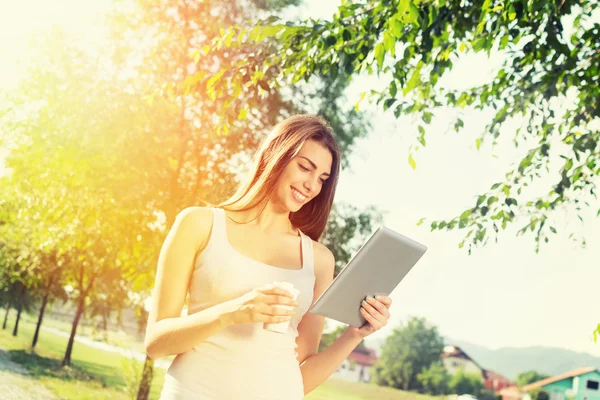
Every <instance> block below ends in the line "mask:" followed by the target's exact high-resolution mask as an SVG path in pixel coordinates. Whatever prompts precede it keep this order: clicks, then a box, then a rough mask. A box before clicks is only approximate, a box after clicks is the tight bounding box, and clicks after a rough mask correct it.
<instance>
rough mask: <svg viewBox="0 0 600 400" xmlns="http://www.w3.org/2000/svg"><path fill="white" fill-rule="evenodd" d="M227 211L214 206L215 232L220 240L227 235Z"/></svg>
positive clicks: (215, 235) (214, 234)
mask: <svg viewBox="0 0 600 400" xmlns="http://www.w3.org/2000/svg"><path fill="white" fill-rule="evenodd" d="M226 217H227V216H226V215H225V211H223V209H222V208H216V207H215V208H213V227H212V229H213V233H212V235H213V236H214V237H218V238H219V240H221V239H223V237H225V235H226V233H225V232H226V231H225V218H226Z"/></svg>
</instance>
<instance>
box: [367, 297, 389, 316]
mask: <svg viewBox="0 0 600 400" xmlns="http://www.w3.org/2000/svg"><path fill="white" fill-rule="evenodd" d="M367 303H368V304H370V305H371V306H372V307H374V308H375V309H377V311H379V313H380V314H381V315H384V316H385V317H388V318H389V316H390V312H389V311H388V309H387V307H386V306H385V304H383V303H382V302H381V301H378V300H375V299H374V298H372V297H367Z"/></svg>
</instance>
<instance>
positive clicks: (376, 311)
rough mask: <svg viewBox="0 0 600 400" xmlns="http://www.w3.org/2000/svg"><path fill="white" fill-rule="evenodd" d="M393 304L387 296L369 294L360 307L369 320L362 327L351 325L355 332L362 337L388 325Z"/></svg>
mask: <svg viewBox="0 0 600 400" xmlns="http://www.w3.org/2000/svg"><path fill="white" fill-rule="evenodd" d="M391 305H392V299H390V298H389V297H387V296H376V297H375V298H373V297H371V296H367V299H366V300H365V301H363V303H362V305H361V307H360V313H361V314H362V316H363V317H364V318H365V319H366V320H367V322H365V323H364V324H363V326H361V327H360V328H354V327H349V329H351V330H352V331H354V332H353V333H355V334H357V335H359V336H360V337H361V338H365V337H367V336H369V335H370V334H371V333H373V332H377V331H378V330H379V329H381V328H383V327H384V326H386V325H387V323H388V320H389V319H390V312H389V308H390V306H391Z"/></svg>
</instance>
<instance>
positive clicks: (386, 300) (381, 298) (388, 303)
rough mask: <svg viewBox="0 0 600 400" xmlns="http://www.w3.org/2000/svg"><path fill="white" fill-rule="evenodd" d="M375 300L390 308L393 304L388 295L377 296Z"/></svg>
mask: <svg viewBox="0 0 600 400" xmlns="http://www.w3.org/2000/svg"><path fill="white" fill-rule="evenodd" d="M375 300H377V301H380V302H381V303H383V304H384V305H385V306H386V307H387V308H390V306H391V305H392V299H391V298H390V297H388V296H375Z"/></svg>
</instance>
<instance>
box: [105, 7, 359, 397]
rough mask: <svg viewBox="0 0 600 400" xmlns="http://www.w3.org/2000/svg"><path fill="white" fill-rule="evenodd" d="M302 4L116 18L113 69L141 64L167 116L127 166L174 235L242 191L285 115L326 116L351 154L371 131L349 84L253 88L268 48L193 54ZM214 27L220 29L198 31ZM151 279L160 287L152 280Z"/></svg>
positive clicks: (147, 370) (143, 83) (142, 11)
mask: <svg viewBox="0 0 600 400" xmlns="http://www.w3.org/2000/svg"><path fill="white" fill-rule="evenodd" d="M297 3H299V1H284V0H281V1H277V0H275V1H268V2H264V1H258V0H255V1H229V2H197V1H188V0H176V1H172V2H162V3H161V2H158V3H157V2H137V3H136V4H135V9H134V10H133V11H132V10H131V8H127V7H124V8H123V9H119V8H118V7H117V11H116V13H115V15H114V17H115V18H113V19H112V21H113V22H114V24H113V27H114V39H115V43H117V49H116V51H115V54H114V59H115V60H116V61H115V62H116V63H117V64H119V65H123V66H128V65H130V63H131V62H134V63H136V64H138V63H139V61H138V60H139V59H141V60H143V61H142V63H141V67H140V68H138V69H137V72H138V75H139V77H140V79H139V80H137V81H136V83H135V84H133V90H134V91H135V92H136V93H139V94H140V95H143V96H144V97H145V98H147V99H148V101H149V103H150V105H151V106H153V107H155V108H157V109H158V110H159V112H157V113H156V114H158V115H160V116H161V118H150V119H149V120H148V121H139V123H140V124H141V125H143V126H144V128H145V129H137V132H138V135H139V137H140V140H139V141H137V142H136V146H135V149H137V151H138V152H139V153H141V154H142V155H144V156H138V157H130V158H129V160H131V161H129V162H130V163H131V165H128V167H130V168H135V169H136V170H141V171H144V173H145V179H143V180H140V183H139V184H138V185H137V186H136V187H139V189H140V191H141V192H144V193H148V194H149V195H151V196H154V198H153V199H151V200H150V202H151V204H152V205H153V207H154V208H155V209H156V211H157V212H158V213H160V214H161V215H164V217H165V222H164V225H163V226H162V228H163V232H167V231H168V230H169V229H170V227H171V225H172V224H173V221H174V220H175V217H176V215H177V213H178V212H179V211H180V210H181V209H183V208H185V207H187V206H191V205H197V204H204V202H205V201H208V202H211V203H215V202H219V201H220V200H222V199H223V198H225V197H227V195H228V194H229V193H231V192H232V190H233V189H234V187H235V185H236V183H237V176H236V173H235V171H236V170H239V169H241V168H242V167H243V163H244V160H246V159H247V158H248V156H249V155H250V153H251V152H252V151H254V149H255V148H256V144H257V143H258V141H259V140H260V139H261V137H262V136H263V135H264V134H265V133H266V132H267V131H268V130H270V129H271V127H272V126H273V125H274V124H275V123H276V122H277V121H278V120H279V119H281V118H283V117H286V116H288V115H290V114H293V113H297V112H303V111H307V110H308V109H310V110H311V111H312V112H315V113H318V114H320V115H323V116H325V117H326V118H327V119H328V120H329V121H330V122H331V123H332V125H333V127H334V129H335V131H336V134H338V139H339V142H340V147H341V148H342V149H344V150H348V149H350V148H351V146H352V144H353V143H354V140H355V138H356V137H360V136H362V135H364V134H365V133H366V132H367V131H368V129H367V128H368V124H366V123H365V121H364V120H363V119H362V118H361V115H360V114H359V113H357V112H356V111H355V110H353V109H352V108H351V107H350V108H349V110H347V109H346V108H345V107H337V105H338V101H339V99H340V98H341V93H342V92H343V90H344V89H345V88H346V86H347V84H348V82H347V80H345V79H335V77H331V76H322V77H319V78H320V83H322V85H321V86H320V87H317V86H316V85H315V86H314V87H312V89H315V90H313V91H311V92H310V93H309V94H308V95H307V91H306V90H304V91H301V90H300V88H296V87H292V88H287V89H292V90H288V91H287V92H290V93H289V94H287V93H286V94H285V95H284V93H283V90H282V91H279V90H269V89H268V88H267V87H266V86H265V84H264V82H265V80H268V79H270V72H269V71H268V70H265V71H262V74H263V77H262V78H260V79H257V80H251V79H249V78H250V74H249V71H247V70H245V69H244V68H240V69H238V68H237V63H238V62H243V60H249V59H253V58H256V59H264V57H266V56H267V55H268V54H269V52H270V51H272V49H271V48H270V47H269V46H263V45H259V44H250V45H248V46H241V47H240V48H238V49H235V50H228V51H224V52H221V53H213V54H210V56H205V55H203V54H201V53H200V52H195V50H196V49H197V48H198V47H202V46H205V45H209V44H210V41H211V40H212V38H214V37H216V36H219V35H220V31H221V29H223V28H225V27H227V26H231V25H234V24H239V23H242V21H244V20H246V19H249V18H250V17H258V16H261V15H263V14H264V13H265V12H266V11H268V12H278V11H279V10H281V9H282V8H284V7H286V6H290V5H292V6H293V5H295V4H297ZM206 20H210V21H212V22H213V23H211V24H198V23H197V21H206ZM149 39H152V40H154V41H155V43H156V44H155V45H154V46H152V47H151V48H144V47H143V46H140V45H139V43H140V41H144V42H147V41H148V40H149ZM190 53H191V57H190ZM217 67H218V68H221V70H222V71H223V73H222V74H221V76H222V77H223V78H224V79H230V78H231V77H241V78H242V79H243V80H245V82H244V85H245V87H246V88H247V89H248V90H240V89H241V88H240V87H236V86H227V87H226V86H220V87H216V86H215V85H214V81H215V80H214V79H212V78H211V75H212V73H213V72H214V71H215V68H217ZM263 78H264V79H263ZM155 88H158V91H155V90H154V89H155ZM300 99H301V100H302V101H303V102H301V101H299V100H300ZM307 100H308V101H307ZM226 109H227V110H228V111H227V112H226V113H221V110H226ZM149 138H151V139H152V140H148V139H149ZM148 154H149V155H150V156H151V157H152V158H153V159H154V160H155V163H154V166H153V168H152V169H151V171H148V169H147V168H146V166H147V158H148V156H147V155H148ZM140 186H141V187H140ZM151 274H152V273H151ZM148 280H150V281H153V279H144V281H148ZM140 316H141V317H144V313H140ZM152 368H153V362H152V360H150V359H148V358H147V359H146V361H145V363H144V372H143V374H142V375H143V378H142V384H141V385H140V390H139V393H138V398H139V399H143V398H147V395H148V391H149V382H150V381H151V374H152Z"/></svg>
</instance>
